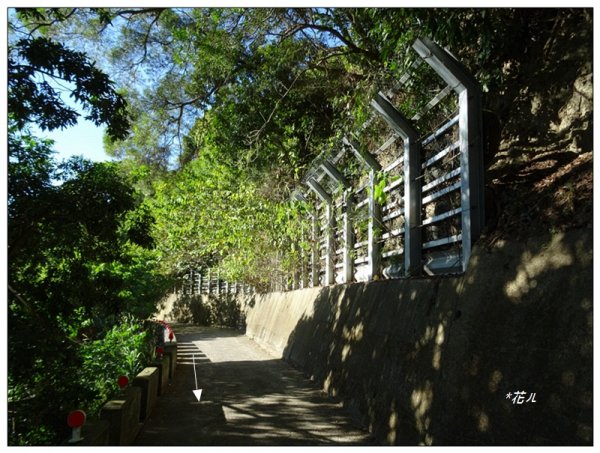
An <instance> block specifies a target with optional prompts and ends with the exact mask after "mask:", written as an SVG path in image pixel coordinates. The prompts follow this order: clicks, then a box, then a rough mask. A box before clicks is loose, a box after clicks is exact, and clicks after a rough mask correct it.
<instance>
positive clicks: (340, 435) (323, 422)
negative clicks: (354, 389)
mask: <svg viewBox="0 0 600 453" xmlns="http://www.w3.org/2000/svg"><path fill="white" fill-rule="evenodd" d="M174 330H175V334H176V335H177V341H178V364H177V370H176V373H175V377H174V379H173V381H172V383H171V384H170V386H169V388H168V389H167V391H166V392H165V393H164V394H163V395H162V396H161V397H160V399H159V402H158V404H157V405H156V407H155V408H154V410H153V412H152V414H151V416H150V418H149V419H148V420H147V421H146V423H145V425H144V427H143V428H142V430H141V431H140V434H139V436H138V437H137V439H136V442H135V445H369V444H371V441H370V437H369V435H368V433H366V432H364V431H361V430H360V429H357V427H356V426H355V425H354V424H353V423H352V422H351V421H350V418H349V417H348V416H347V415H346V413H345V412H344V410H343V408H342V407H341V404H339V403H336V402H334V401H333V400H332V399H330V398H329V397H327V395H325V394H324V393H323V392H321V391H320V390H319V389H318V388H317V387H316V386H315V385H314V384H313V383H311V382H310V381H309V380H308V379H306V378H305V377H304V376H303V375H302V373H300V372H299V371H297V370H295V369H293V368H291V367H290V366H289V365H288V364H286V363H285V362H283V361H281V360H278V359H275V358H274V357H272V356H270V355H269V354H268V353H266V352H265V351H264V350H262V349H261V348H260V347H259V346H257V345H256V343H254V342H253V341H252V340H250V339H249V338H247V337H246V336H244V335H241V334H240V333H238V332H235V331H232V330H226V329H215V328H201V327H196V326H179V327H175V329H174ZM192 354H195V360H196V365H197V367H196V369H197V374H198V387H199V388H201V389H202V399H201V400H200V402H197V401H196V398H195V396H194V394H193V392H192V390H194V389H195V384H194V371H193V366H192V365H191V364H192Z"/></svg>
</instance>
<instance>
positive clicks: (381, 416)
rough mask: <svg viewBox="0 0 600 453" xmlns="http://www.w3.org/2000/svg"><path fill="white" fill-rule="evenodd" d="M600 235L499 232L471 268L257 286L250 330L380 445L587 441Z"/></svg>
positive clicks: (477, 254)
mask: <svg viewBox="0 0 600 453" xmlns="http://www.w3.org/2000/svg"><path fill="white" fill-rule="evenodd" d="M592 242H593V235H592V230H591V229H584V230H574V231H570V232H567V233H559V234H554V235H548V236H546V237H539V238H534V239H531V240H529V241H527V242H523V243H521V242H511V241H497V242H496V243H495V244H493V245H487V246H486V247H483V246H481V245H476V246H475V248H474V251H473V254H472V257H471V261H470V264H469V268H468V270H467V272H466V273H465V274H464V275H461V276H456V277H446V278H435V279H432V278H422V279H408V280H391V281H378V282H372V283H356V284H350V285H337V286H331V287H322V288H311V289H304V290H298V291H292V292H287V293H270V294H265V295H255V296H253V297H252V298H251V299H248V300H246V301H245V303H246V334H247V335H248V336H249V337H251V338H253V339H254V340H255V341H257V342H258V343H259V344H260V345H261V346H262V347H264V348H265V349H268V350H269V351H271V352H272V353H274V354H275V355H277V356H280V357H282V358H284V359H285V360H287V361H289V362H291V363H293V364H294V365H295V366H297V367H298V368H300V369H301V370H303V371H304V372H305V373H306V374H307V375H308V376H309V377H310V378H311V379H313V380H314V381H316V382H317V383H319V384H320V385H322V386H323V388H324V389H325V390H326V391H327V392H328V393H329V394H331V395H333V396H336V397H338V398H340V399H341V400H342V401H343V402H344V405H345V406H346V407H347V408H348V409H349V410H350V411H351V413H352V414H353V416H354V417H355V418H356V419H357V420H358V421H360V422H361V423H363V424H364V425H365V426H367V427H368V428H369V430H370V431H371V432H372V433H373V434H374V435H375V436H376V438H377V439H378V440H379V441H380V442H381V443H383V444H390V445H419V444H422V445H581V444H583V445H590V444H592V442H593V432H592V416H593V394H592V389H593V385H592V371H593V370H592V359H593V357H592V348H593V343H592V334H593V294H592V288H593V266H592ZM519 391H524V392H526V393H525V400H527V399H531V400H530V401H529V402H525V400H523V401H521V400H519V399H517V400H515V401H517V402H521V403H522V404H516V403H513V398H515V392H519ZM509 393H511V395H510V396H511V397H510V398H507V395H508V394H509ZM534 393H535V395H533V394H534ZM517 396H518V395H517ZM534 400H535V402H534Z"/></svg>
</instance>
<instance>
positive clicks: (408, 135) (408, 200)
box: [371, 92, 421, 276]
mask: <svg viewBox="0 0 600 453" xmlns="http://www.w3.org/2000/svg"><path fill="white" fill-rule="evenodd" d="M371 107H373V109H374V110H375V111H376V112H377V113H378V114H379V115H381V116H382V118H383V119H384V120H385V121H386V123H388V125H389V126H390V127H391V128H392V129H393V130H395V131H396V132H398V134H400V137H402V140H403V141H404V207H405V210H404V222H405V233H404V269H405V271H404V272H405V275H406V276H417V275H420V274H421V228H420V223H421V185H420V184H419V180H418V179H417V178H418V176H419V173H420V168H421V155H420V145H419V133H418V131H417V129H416V128H415V127H414V126H413V125H412V124H411V122H410V120H408V119H407V118H405V117H404V116H403V115H402V114H401V113H400V112H399V111H398V110H397V109H396V108H395V107H394V106H393V105H392V103H391V102H390V100H389V99H388V98H387V97H386V96H385V95H384V94H383V93H381V92H379V93H378V94H377V95H376V96H375V98H374V99H373V100H372V101H371Z"/></svg>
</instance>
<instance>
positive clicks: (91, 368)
mask: <svg viewBox="0 0 600 453" xmlns="http://www.w3.org/2000/svg"><path fill="white" fill-rule="evenodd" d="M154 343H155V338H154V336H153V335H152V333H151V332H149V331H148V330H146V329H145V328H144V324H143V322H142V321H139V320H137V319H135V318H133V317H132V316H124V317H123V318H122V320H121V322H120V323H119V324H117V325H115V326H114V327H113V328H112V329H110V330H109V331H108V332H107V333H106V335H105V336H104V338H102V339H100V340H95V341H90V342H87V343H84V345H83V346H82V348H81V357H82V359H83V363H82V367H81V375H80V380H81V383H82V385H84V386H88V387H91V388H92V389H93V390H94V393H95V397H94V398H93V400H91V401H89V402H88V406H87V407H86V409H87V411H88V413H90V414H95V413H97V412H98V410H99V409H100V407H101V406H102V404H104V402H105V401H106V400H107V399H108V398H109V397H110V396H111V395H113V394H114V393H116V392H117V390H118V384H117V378H118V377H119V376H121V375H124V376H127V377H128V378H129V379H130V380H131V379H133V377H134V376H135V375H136V374H138V373H139V372H140V371H141V370H142V369H143V368H144V367H145V366H146V364H148V363H149V362H150V360H151V359H152V355H153V353H154V346H155V344H154Z"/></svg>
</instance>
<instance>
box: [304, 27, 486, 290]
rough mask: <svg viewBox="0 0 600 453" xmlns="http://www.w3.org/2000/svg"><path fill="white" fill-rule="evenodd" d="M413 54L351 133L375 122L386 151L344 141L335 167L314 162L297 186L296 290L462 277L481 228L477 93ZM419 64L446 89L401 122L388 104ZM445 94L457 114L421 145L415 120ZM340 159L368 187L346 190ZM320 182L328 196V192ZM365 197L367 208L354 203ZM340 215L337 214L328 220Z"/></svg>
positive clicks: (442, 64) (458, 73)
mask: <svg viewBox="0 0 600 453" xmlns="http://www.w3.org/2000/svg"><path fill="white" fill-rule="evenodd" d="M413 49H414V50H415V51H416V53H417V58H416V59H415V61H414V62H413V64H412V65H411V67H410V68H409V70H408V71H407V73H406V74H404V75H403V76H402V77H401V79H400V80H399V81H398V82H397V83H396V85H395V86H394V87H393V88H392V89H391V90H389V91H387V92H386V93H385V94H383V93H382V92H380V93H379V94H378V95H377V96H375V98H374V99H373V100H372V101H371V106H372V107H373V110H374V112H373V114H372V115H371V116H370V117H369V119H368V120H367V121H366V122H365V123H364V124H363V126H361V127H360V128H359V131H364V130H366V129H367V128H368V127H370V125H372V124H374V123H373V122H374V121H375V120H376V119H377V118H381V119H383V120H384V121H385V123H386V124H387V126H388V127H389V128H390V129H391V132H390V133H389V134H387V135H386V139H385V141H384V142H383V143H382V144H381V145H379V146H377V147H374V148H373V151H371V152H370V151H369V150H367V149H364V147H363V146H361V144H360V143H358V142H357V141H356V140H355V139H351V138H345V139H344V140H343V146H342V150H341V151H340V152H338V153H337V155H336V156H335V157H334V158H333V159H329V160H328V159H326V158H324V157H323V156H321V157H320V159H319V161H318V165H317V167H318V168H313V169H311V171H310V172H309V174H308V175H307V177H306V178H305V184H306V185H307V186H308V189H309V192H307V195H306V197H304V195H303V198H304V199H305V200H308V199H309V198H312V197H309V195H308V194H309V193H311V192H312V193H313V194H314V200H315V201H313V205H314V206H315V209H314V213H313V214H311V216H312V219H313V228H312V243H313V251H312V259H311V260H310V263H309V264H310V265H309V266H308V267H309V268H310V274H311V277H310V278H304V279H302V282H300V287H303V286H308V285H310V286H317V285H319V284H325V285H331V284H334V283H336V282H338V283H340V282H351V281H356V280H372V279H374V278H376V277H381V276H386V277H390V276H393V277H408V276H416V275H422V274H430V275H431V274H444V273H446V274H447V273H459V272H464V271H465V269H466V267H467V263H468V260H469V257H470V253H471V246H472V243H473V241H474V240H475V239H476V238H477V237H478V236H479V234H480V232H481V228H482V226H483V222H484V217H483V216H484V205H483V181H484V178H483V161H482V140H481V92H480V88H479V86H478V84H477V82H476V81H475V79H474V78H473V77H472V76H471V75H470V74H469V73H468V71H466V70H465V68H464V67H463V66H462V65H461V64H460V62H458V61H457V60H456V59H455V58H454V57H453V56H452V55H451V54H450V53H449V52H447V51H445V50H444V49H442V48H441V47H440V46H438V45H437V44H436V43H434V42H433V41H431V40H429V39H427V38H419V39H417V40H416V41H415V42H414V44H413ZM423 62H426V63H427V64H428V65H429V67H430V68H432V69H433V71H434V72H435V73H436V74H437V76H438V77H439V79H440V82H443V84H444V86H443V88H442V89H441V90H439V91H438V92H437V93H436V94H435V95H433V97H431V98H430V100H429V102H428V103H427V104H425V106H424V108H423V109H421V111H419V112H418V113H416V114H411V115H410V116H411V119H410V120H409V119H407V118H406V117H405V116H404V115H403V114H402V113H401V112H400V111H399V110H398V109H397V108H396V107H395V106H394V105H393V102H392V100H391V98H392V97H393V96H394V95H395V93H398V92H399V91H401V90H402V87H403V85H404V84H405V83H406V82H407V81H408V79H409V78H410V74H409V73H410V71H411V70H412V69H415V68H417V67H419V65H420V64H421V63H423ZM452 94H454V95H455V98H452V102H456V104H455V105H456V106H457V111H458V113H457V114H452V115H448V117H447V118H446V119H445V120H444V121H443V122H442V124H441V125H440V126H439V127H437V128H436V130H434V131H433V132H428V133H427V134H426V135H421V131H420V130H419V127H420V121H421V120H422V118H423V117H424V116H426V115H427V114H428V112H430V111H435V109H436V108H439V107H438V105H439V104H441V103H443V102H447V101H448V99H450V98H449V97H450V96H451V95H452ZM423 95H424V96H431V94H426V93H425V92H424V93H423ZM452 136H454V137H456V138H452ZM396 143H398V145H399V146H400V147H401V149H402V150H403V151H402V152H401V153H399V155H397V156H392V161H391V163H387V164H386V165H385V166H382V165H381V164H380V163H379V161H378V160H377V159H378V157H380V155H383V154H384V153H385V152H386V151H388V150H389V149H390V147H391V146H392V145H394V144H396ZM344 151H345V152H346V153H349V155H350V156H353V158H355V159H356V160H357V161H358V162H359V163H360V164H361V165H362V168H363V169H364V172H365V173H364V174H365V176H366V178H367V180H368V181H367V183H366V184H365V183H364V179H362V183H361V184H360V185H358V186H357V187H353V186H352V184H350V183H349V181H348V180H347V179H346V177H345V176H344V171H343V170H344V169H343V168H342V169H339V168H338V167H337V162H338V160H339V159H340V156H342V155H343V154H344ZM388 153H389V151H388ZM392 171H393V172H394V179H393V180H392V181H390V182H389V183H387V184H386V186H385V187H384V188H383V192H384V194H385V195H386V196H393V197H395V198H396V199H395V200H393V201H391V202H387V203H383V206H380V205H379V203H378V200H376V199H375V192H376V190H375V189H376V186H377V185H378V184H379V182H380V176H381V174H382V172H383V173H385V174H388V173H390V172H392ZM396 175H397V176H396ZM328 180H330V181H331V182H332V185H333V186H335V187H336V189H335V190H333V189H330V190H328V189H327V187H328V186H327V184H326V182H327V181H328ZM340 187H341V188H343V190H341V191H340V190H338V189H337V188H340ZM380 189H381V188H380ZM363 191H365V195H366V196H365V198H364V199H362V201H358V202H357V201H356V197H357V196H358V195H359V194H362V192H363ZM361 196H362V195H361ZM340 208H341V213H342V214H341V215H336V211H338V210H340ZM357 218H362V219H363V220H364V219H366V231H364V230H363V231H362V234H361V237H360V238H358V239H359V240H358V241H356V239H357ZM456 219H458V220H456ZM457 222H458V223H457ZM390 260H393V261H390ZM386 263H387V267H386V268H385V269H383V266H385V265H386ZM394 266H395V267H394Z"/></svg>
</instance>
